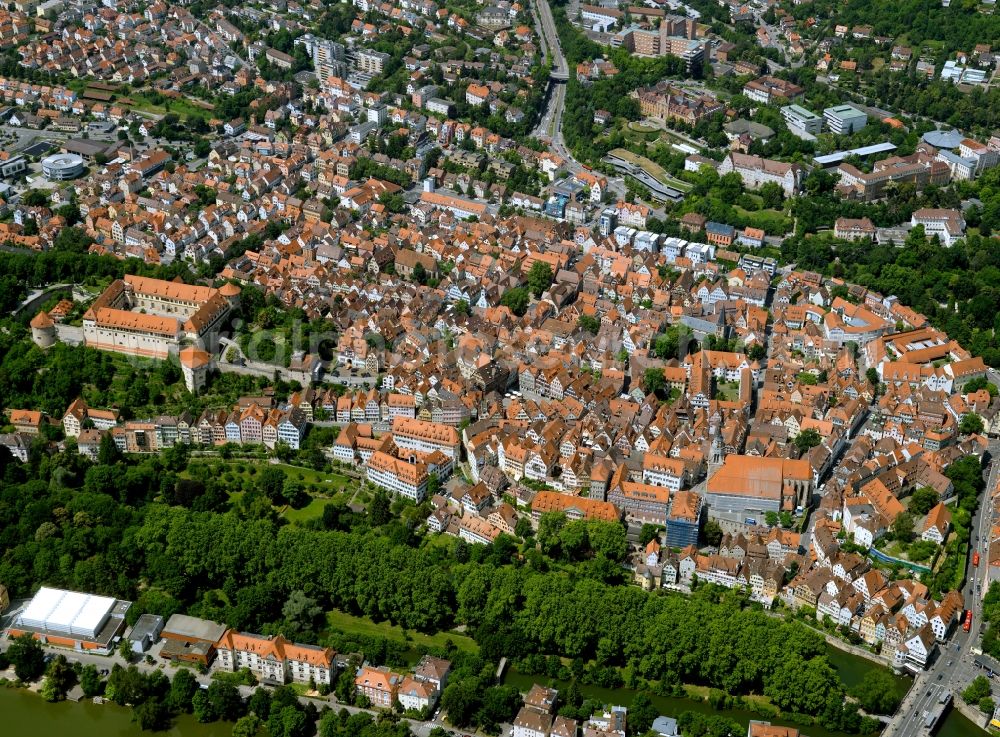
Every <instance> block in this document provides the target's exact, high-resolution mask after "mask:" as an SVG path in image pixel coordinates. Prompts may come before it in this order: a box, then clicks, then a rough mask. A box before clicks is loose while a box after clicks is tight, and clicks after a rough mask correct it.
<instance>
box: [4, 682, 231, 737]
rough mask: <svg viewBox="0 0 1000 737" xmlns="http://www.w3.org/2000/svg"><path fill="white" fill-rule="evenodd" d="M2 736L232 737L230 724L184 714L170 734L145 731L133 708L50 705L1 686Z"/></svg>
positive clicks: (34, 696)
mask: <svg viewBox="0 0 1000 737" xmlns="http://www.w3.org/2000/svg"><path fill="white" fill-rule="evenodd" d="M0 714H2V715H3V730H2V731H3V733H4V734H7V735H18V736H19V737H140V735H145V737H149V735H152V734H156V735H158V736H159V737H229V735H231V734H232V732H233V725H232V724H231V723H229V722H218V723H216V724H201V723H199V722H197V721H195V718H194V717H192V716H189V715H184V716H183V717H180V718H178V719H175V720H174V726H173V728H172V729H171V730H170V731H168V732H156V733H153V732H143V731H142V730H140V729H139V726H138V725H137V724H135V723H134V722H133V721H132V712H131V710H130V709H123V708H121V707H120V706H115V705H114V704H111V703H107V704H103V705H101V706H98V705H96V704H93V703H91V702H89V701H81V702H80V703H73V702H72V701H64V702H60V703H58V704H49V703H47V702H45V701H44V700H42V698H41V697H40V696H38V695H37V694H34V693H31V692H30V691H26V690H24V689H20V688H3V687H0Z"/></svg>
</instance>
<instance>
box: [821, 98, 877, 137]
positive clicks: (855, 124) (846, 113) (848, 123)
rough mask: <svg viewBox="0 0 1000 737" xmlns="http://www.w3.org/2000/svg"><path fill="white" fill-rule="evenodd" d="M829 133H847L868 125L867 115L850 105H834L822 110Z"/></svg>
mask: <svg viewBox="0 0 1000 737" xmlns="http://www.w3.org/2000/svg"><path fill="white" fill-rule="evenodd" d="M823 118H824V119H825V120H826V124H827V125H828V126H829V127H830V132H831V133H836V134H837V135H848V134H850V133H854V132H855V131H859V130H861V129H862V128H864V127H865V126H866V125H868V116H867V115H866V114H865V113H863V112H861V111H860V110H858V109H857V108H856V107H852V106H851V105H835V106H833V107H828V108H827V109H826V110H824V111H823Z"/></svg>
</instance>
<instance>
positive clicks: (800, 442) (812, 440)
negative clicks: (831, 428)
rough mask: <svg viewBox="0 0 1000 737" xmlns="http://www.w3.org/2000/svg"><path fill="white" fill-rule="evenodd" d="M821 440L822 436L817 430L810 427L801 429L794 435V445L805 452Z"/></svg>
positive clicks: (801, 451)
mask: <svg viewBox="0 0 1000 737" xmlns="http://www.w3.org/2000/svg"><path fill="white" fill-rule="evenodd" d="M822 442H823V436H821V435H820V434H819V431H818V430H814V429H812V428H809V429H808V430H803V431H802V432H800V433H799V434H798V435H796V436H795V447H796V448H798V449H799V452H800V453H806V452H808V451H809V450H810V449H811V448H815V447H816V446H817V445H819V444H820V443H822Z"/></svg>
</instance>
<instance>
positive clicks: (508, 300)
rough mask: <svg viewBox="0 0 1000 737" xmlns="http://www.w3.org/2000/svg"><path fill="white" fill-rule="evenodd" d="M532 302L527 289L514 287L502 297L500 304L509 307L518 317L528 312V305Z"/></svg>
mask: <svg viewBox="0 0 1000 737" xmlns="http://www.w3.org/2000/svg"><path fill="white" fill-rule="evenodd" d="M530 301H531V294H530V293H529V292H528V290H527V289H526V288H525V287H512V288H511V289H508V290H507V291H506V292H504V293H503V296H502V297H500V304H501V305H503V306H504V307H507V308H508V309H509V310H510V311H511V312H513V313H514V314H515V315H517V316H518V317H521V316H522V315H524V313H525V312H527V311H528V303H529V302H530Z"/></svg>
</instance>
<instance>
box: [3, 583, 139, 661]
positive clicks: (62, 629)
mask: <svg viewBox="0 0 1000 737" xmlns="http://www.w3.org/2000/svg"><path fill="white" fill-rule="evenodd" d="M131 606H132V602H130V601H119V600H118V599H115V598H113V597H110V596H96V595H94V594H83V593H79V592H77V591H64V590H63V589H51V588H48V587H46V586H43V587H42V588H40V589H39V590H38V593H37V594H35V596H34V598H32V600H31V601H30V602H29V603H28V605H27V606H26V607H25V608H24V611H22V612H21V614H20V615H19V616H18V617H17V619H15V620H14V624H13V625H11V626H10V627H9V628H8V629H7V634H8V635H9V636H11V637H19V636H20V635H23V634H30V635H32V636H33V637H34V638H35V639H36V640H40V641H41V642H44V643H45V644H47V645H54V646H57V647H68V648H73V649H74V650H94V651H97V652H109V651H111V650H112V649H113V648H114V641H115V638H117V637H118V636H119V635H120V634H121V632H122V631H123V630H124V629H125V613H126V612H127V611H128V610H129V607H131Z"/></svg>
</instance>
